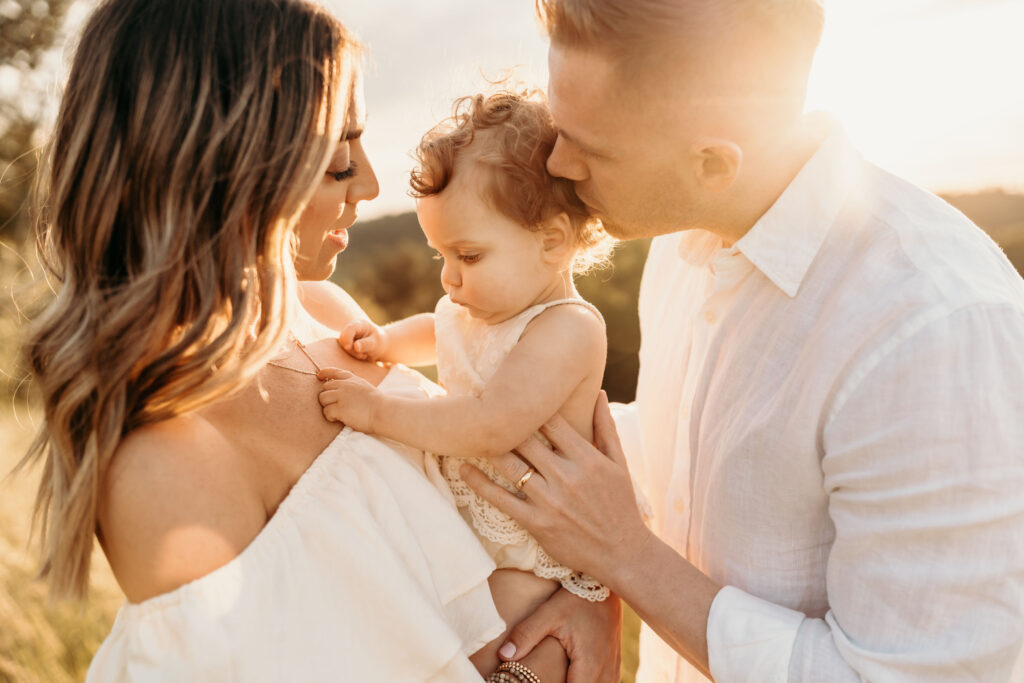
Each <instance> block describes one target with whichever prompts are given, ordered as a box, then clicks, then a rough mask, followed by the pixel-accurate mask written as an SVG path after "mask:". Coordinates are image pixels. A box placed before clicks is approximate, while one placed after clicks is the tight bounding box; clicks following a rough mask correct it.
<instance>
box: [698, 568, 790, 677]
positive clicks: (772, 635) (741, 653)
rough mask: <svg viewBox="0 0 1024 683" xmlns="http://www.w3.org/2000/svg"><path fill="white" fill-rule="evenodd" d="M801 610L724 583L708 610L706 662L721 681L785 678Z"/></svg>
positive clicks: (787, 675)
mask: <svg viewBox="0 0 1024 683" xmlns="http://www.w3.org/2000/svg"><path fill="white" fill-rule="evenodd" d="M805 618H806V617H805V615H804V614H803V613H802V612H797V611H795V610H791V609H789V608H787V607H782V606H781V605H776V604H774V603H771V602H768V601H767V600H762V599H761V598H758V597H755V596H753V595H750V594H749V593H745V592H743V591H742V590H740V589H739V588H735V587H734V586H726V587H725V588H723V589H722V590H720V591H719V592H718V595H716V596H715V599H714V601H713V602H712V603H711V613H710V614H709V615H708V632H707V636H708V666H709V668H710V669H711V675H712V676H713V677H714V680H715V681H717V683H737V682H738V681H763V682H765V683H785V681H786V680H787V679H788V678H789V659H790V656H791V655H792V652H793V645H794V643H795V642H796V634H797V631H798V630H800V624H801V623H802V622H803V620H804V619H805Z"/></svg>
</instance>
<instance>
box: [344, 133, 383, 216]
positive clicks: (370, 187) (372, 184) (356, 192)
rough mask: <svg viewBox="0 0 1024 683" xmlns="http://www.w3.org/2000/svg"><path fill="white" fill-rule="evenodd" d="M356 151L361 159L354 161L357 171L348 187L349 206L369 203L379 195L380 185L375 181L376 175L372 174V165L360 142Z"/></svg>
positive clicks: (347, 198)
mask: <svg viewBox="0 0 1024 683" xmlns="http://www.w3.org/2000/svg"><path fill="white" fill-rule="evenodd" d="M358 151H359V152H360V154H359V157H361V158H357V159H356V164H357V169H358V170H357V171H356V175H355V177H354V178H353V179H352V184H351V185H349V187H348V197H346V200H347V201H348V203H350V204H354V203H356V202H362V201H369V200H371V199H373V198H374V197H376V196H377V195H378V194H380V183H379V182H378V181H377V174H376V173H375V172H374V170H373V164H371V163H370V158H369V157H368V156H367V155H366V151H365V150H364V149H363V148H362V143H361V142H360V144H359V149H358Z"/></svg>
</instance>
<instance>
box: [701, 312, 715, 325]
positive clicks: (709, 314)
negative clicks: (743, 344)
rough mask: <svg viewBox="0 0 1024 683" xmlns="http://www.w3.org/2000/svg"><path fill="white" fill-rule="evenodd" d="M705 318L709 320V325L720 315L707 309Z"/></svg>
mask: <svg viewBox="0 0 1024 683" xmlns="http://www.w3.org/2000/svg"><path fill="white" fill-rule="evenodd" d="M704 319H705V320H707V321H708V324H709V325H714V324H715V321H716V320H718V316H716V315H715V312H714V311H707V312H706V313H704Z"/></svg>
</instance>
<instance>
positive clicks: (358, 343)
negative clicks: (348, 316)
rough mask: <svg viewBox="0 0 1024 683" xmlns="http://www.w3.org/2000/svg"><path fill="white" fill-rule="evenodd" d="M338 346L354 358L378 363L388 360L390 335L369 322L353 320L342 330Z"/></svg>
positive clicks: (339, 334)
mask: <svg viewBox="0 0 1024 683" xmlns="http://www.w3.org/2000/svg"><path fill="white" fill-rule="evenodd" d="M338 345H339V346H340V347H341V348H343V349H344V350H345V351H346V352H347V353H348V355H350V356H352V357H353V358H357V359H359V360H367V361H371V362H377V361H379V360H385V359H386V358H385V357H386V355H387V348H388V333H387V330H386V329H384V328H383V327H380V326H378V325H375V324H373V323H372V322H370V321H369V320H353V321H351V322H350V323H348V324H347V325H345V326H344V327H342V328H341V332H339V333H338Z"/></svg>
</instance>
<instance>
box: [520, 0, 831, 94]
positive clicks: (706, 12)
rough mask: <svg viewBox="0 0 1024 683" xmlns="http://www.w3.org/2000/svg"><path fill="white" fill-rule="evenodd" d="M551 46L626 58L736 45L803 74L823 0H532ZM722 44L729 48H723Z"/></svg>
mask: <svg viewBox="0 0 1024 683" xmlns="http://www.w3.org/2000/svg"><path fill="white" fill-rule="evenodd" d="M535 4H536V8H537V15H538V17H539V18H540V21H541V23H542V25H543V26H544V28H545V30H546V31H547V33H548V37H549V38H550V39H551V41H552V43H554V44H556V45H561V46H565V47H570V48H579V49H584V50H591V51H595V52H599V53H603V54H607V55H609V56H611V57H612V58H613V59H616V60H618V61H620V62H624V63H632V62H635V61H637V58H640V59H642V58H643V57H644V56H646V55H649V54H650V53H651V52H652V50H657V48H658V47H659V46H664V45H668V46H672V47H674V48H677V49H684V50H685V49H687V48H688V47H692V48H693V49H694V50H701V49H703V48H705V47H708V46H723V45H724V46H729V45H738V46H742V47H743V48H744V49H745V50H747V51H748V53H749V54H750V55H752V56H753V55H756V58H757V60H758V61H759V63H760V64H761V66H764V62H766V61H767V62H770V63H773V64H778V66H779V67H780V71H779V75H780V77H784V76H785V74H784V73H783V72H784V71H785V72H791V73H795V75H796V76H797V78H800V77H801V76H802V77H805V76H806V72H807V71H809V68H810V63H811V60H812V57H813V55H814V51H815V49H816V48H817V46H818V42H819V41H820V39H821V32H822V29H823V27H824V21H825V9H824V0H535ZM726 49H728V48H726Z"/></svg>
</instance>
